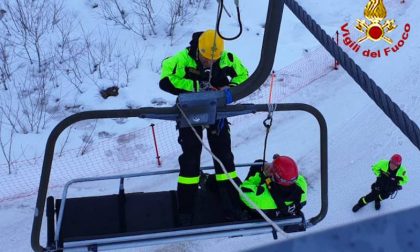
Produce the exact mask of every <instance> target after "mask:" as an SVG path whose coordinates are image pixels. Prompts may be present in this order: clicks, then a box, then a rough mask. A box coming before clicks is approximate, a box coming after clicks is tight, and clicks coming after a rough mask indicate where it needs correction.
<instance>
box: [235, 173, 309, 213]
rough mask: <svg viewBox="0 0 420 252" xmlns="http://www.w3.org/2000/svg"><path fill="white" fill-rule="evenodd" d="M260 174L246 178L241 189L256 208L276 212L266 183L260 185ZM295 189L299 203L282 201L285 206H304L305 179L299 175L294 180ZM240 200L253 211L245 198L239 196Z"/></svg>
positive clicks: (305, 193) (305, 195)
mask: <svg viewBox="0 0 420 252" xmlns="http://www.w3.org/2000/svg"><path fill="white" fill-rule="evenodd" d="M261 179H262V178H261V173H260V172H257V173H256V174H255V175H254V176H252V177H250V178H248V179H247V180H245V181H244V182H243V183H242V184H241V186H240V187H241V189H242V191H243V192H244V194H246V196H248V198H249V199H251V200H252V201H253V202H254V203H255V204H256V205H257V206H258V208H260V209H262V210H276V209H278V208H279V206H277V204H276V202H275V200H274V199H273V196H272V195H271V192H270V190H269V188H268V186H267V184H266V183H263V184H261ZM296 186H297V187H296V188H297V189H298V190H299V191H300V193H301V194H300V201H299V202H293V201H288V200H286V199H285V200H284V201H283V203H284V204H285V205H286V206H289V205H292V204H295V203H300V204H301V205H302V206H303V205H305V204H306V197H307V188H308V186H307V183H306V179H305V178H304V177H303V176H302V175H299V176H298V178H297V180H296ZM278 197H280V198H281V197H282V195H278ZM241 200H242V201H243V202H244V203H245V205H247V206H248V207H249V208H251V209H254V207H253V206H252V205H251V203H249V202H248V201H247V200H246V199H245V197H243V196H242V195H241Z"/></svg>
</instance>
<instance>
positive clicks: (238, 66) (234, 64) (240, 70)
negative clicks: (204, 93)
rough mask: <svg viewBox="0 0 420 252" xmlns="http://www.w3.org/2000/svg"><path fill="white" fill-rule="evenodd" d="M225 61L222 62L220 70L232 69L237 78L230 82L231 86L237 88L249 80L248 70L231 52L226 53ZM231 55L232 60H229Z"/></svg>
mask: <svg viewBox="0 0 420 252" xmlns="http://www.w3.org/2000/svg"><path fill="white" fill-rule="evenodd" d="M224 54H225V55H223V60H222V61H221V62H220V68H225V67H231V68H232V69H233V71H234V72H235V74H236V75H235V76H234V77H233V78H232V79H231V80H230V84H231V85H234V86H237V85H240V84H242V83H243V82H244V81H245V80H246V79H248V69H246V67H245V66H244V65H243V64H242V62H241V60H240V59H239V58H238V57H237V56H236V55H235V54H233V53H231V52H224ZM229 55H231V57H232V58H231V59H232V60H231V59H230V58H229Z"/></svg>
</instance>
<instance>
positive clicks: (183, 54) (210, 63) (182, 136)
mask: <svg viewBox="0 0 420 252" xmlns="http://www.w3.org/2000/svg"><path fill="white" fill-rule="evenodd" d="M247 78H248V70H247V69H246V68H245V67H244V66H243V65H242V63H241V61H240V60H239V58H238V57H237V56H236V55H234V54H233V53H231V52H228V51H225V50H224V41H223V39H222V38H221V37H220V36H219V35H218V34H217V33H216V32H215V31H214V30H207V31H205V32H196V33H194V34H193V35H192V40H191V41H190V46H189V47H187V48H186V49H184V50H182V51H180V52H178V53H177V54H175V55H174V56H172V57H169V58H166V59H165V60H163V62H162V74H161V80H160V82H159V86H160V88H161V89H162V90H164V91H166V92H168V93H171V94H174V95H179V94H180V93H185V92H203V91H212V90H224V89H227V88H229V87H235V86H237V85H240V84H241V83H243V82H244V81H245V80H246V79H247ZM206 129H207V138H208V141H209V145H210V148H211V150H212V152H213V153H214V154H215V155H216V156H217V157H218V158H219V159H220V160H221V161H222V163H223V165H224V166H225V168H226V170H227V172H228V173H229V175H230V177H231V178H233V179H234V180H235V182H236V183H237V184H238V185H239V184H240V182H241V181H240V179H239V178H238V176H237V174H236V171H235V166H234V157H233V154H232V151H231V138H230V130H229V125H228V121H227V120H226V119H221V120H217V121H216V123H215V124H214V125H209V126H207V127H206ZM178 130H179V137H178V142H179V144H180V145H181V148H182V154H181V155H180V156H179V158H178V161H179V166H180V172H179V177H178V186H177V193H178V194H177V195H178V211H179V220H178V221H179V224H180V225H189V224H191V223H192V221H193V212H194V211H193V209H194V198H195V195H196V192H197V190H198V183H199V179H200V156H201V150H202V145H201V142H200V141H199V140H198V139H197V138H196V136H195V135H194V132H193V131H192V129H191V128H189V127H187V128H179V129H178ZM195 130H196V131H197V132H198V134H199V135H200V137H202V135H203V127H201V126H199V127H195ZM214 166H215V172H216V181H217V184H218V190H219V194H220V196H221V200H222V202H223V208H224V210H225V211H224V212H225V215H226V218H227V219H231V218H235V209H236V205H239V204H240V202H239V200H238V194H237V192H236V190H235V189H234V187H233V186H232V185H231V184H230V183H229V180H228V176H227V175H225V174H224V173H223V170H222V169H221V167H220V165H219V164H218V163H217V162H214Z"/></svg>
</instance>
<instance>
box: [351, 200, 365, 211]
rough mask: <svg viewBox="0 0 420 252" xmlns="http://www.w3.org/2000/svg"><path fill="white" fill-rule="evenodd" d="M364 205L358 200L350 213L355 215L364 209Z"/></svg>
mask: <svg viewBox="0 0 420 252" xmlns="http://www.w3.org/2000/svg"><path fill="white" fill-rule="evenodd" d="M364 206H365V203H363V201H362V199H360V200H359V201H358V202H357V204H356V205H354V206H353V208H352V211H353V212H354V213H355V212H357V211H359V209H360V208H362V207H364Z"/></svg>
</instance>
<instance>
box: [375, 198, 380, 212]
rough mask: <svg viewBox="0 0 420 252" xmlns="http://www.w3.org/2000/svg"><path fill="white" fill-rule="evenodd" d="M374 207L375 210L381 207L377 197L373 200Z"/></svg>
mask: <svg viewBox="0 0 420 252" xmlns="http://www.w3.org/2000/svg"><path fill="white" fill-rule="evenodd" d="M375 209H376V210H379V209H381V201H380V200H378V199H376V200H375Z"/></svg>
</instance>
